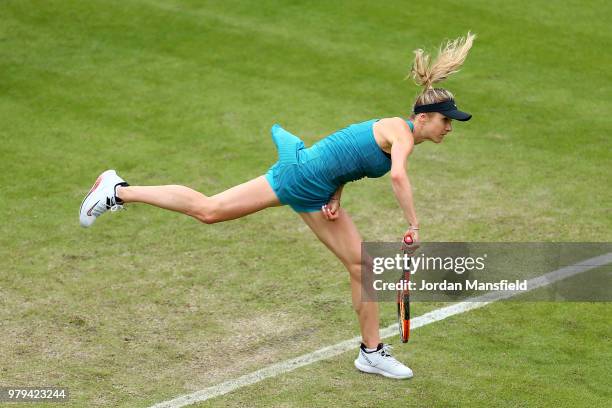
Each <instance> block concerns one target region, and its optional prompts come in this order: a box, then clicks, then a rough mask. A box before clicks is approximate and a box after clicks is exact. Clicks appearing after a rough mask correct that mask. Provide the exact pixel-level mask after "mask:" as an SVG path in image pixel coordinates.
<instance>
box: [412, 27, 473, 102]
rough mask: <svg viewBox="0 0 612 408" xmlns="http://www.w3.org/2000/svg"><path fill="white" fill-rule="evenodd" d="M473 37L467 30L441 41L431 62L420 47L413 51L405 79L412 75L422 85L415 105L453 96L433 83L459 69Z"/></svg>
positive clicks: (470, 46)
mask: <svg viewBox="0 0 612 408" xmlns="http://www.w3.org/2000/svg"><path fill="white" fill-rule="evenodd" d="M475 38H476V34H472V33H471V32H468V33H467V35H466V36H465V37H459V38H457V39H455V40H452V41H447V42H446V43H442V45H440V48H439V50H438V55H437V56H436V59H435V60H434V61H433V63H432V62H431V56H430V55H429V54H428V53H426V52H425V51H423V50H422V49H421V48H419V49H416V50H415V51H414V54H415V56H414V62H413V64H412V68H411V69H410V74H409V75H408V76H407V77H406V79H408V78H409V77H412V79H414V82H415V83H416V84H417V85H418V86H421V87H423V91H422V93H421V94H420V95H419V96H418V97H417V100H416V103H415V105H424V104H430V103H437V102H442V101H445V100H449V99H452V98H453V95H452V94H451V93H450V92H448V91H447V90H445V89H442V88H435V89H434V88H433V84H435V83H438V82H441V81H443V80H445V79H446V78H448V77H449V76H450V75H451V74H454V73H455V72H458V71H459V68H460V67H461V65H463V63H464V62H465V58H466V57H467V55H468V52H469V50H470V48H472V44H473V42H474V39H475Z"/></svg>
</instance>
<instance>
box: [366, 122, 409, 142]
mask: <svg viewBox="0 0 612 408" xmlns="http://www.w3.org/2000/svg"><path fill="white" fill-rule="evenodd" d="M376 128H377V129H375V130H376V133H378V134H379V135H380V137H381V138H383V139H385V141H387V142H389V143H392V142H393V141H394V140H395V138H397V137H400V138H401V137H402V136H403V135H405V134H406V133H412V131H411V130H410V126H408V123H406V121H405V120H404V119H402V118H399V117H392V118H383V119H380V120H379V121H378V122H377V123H376Z"/></svg>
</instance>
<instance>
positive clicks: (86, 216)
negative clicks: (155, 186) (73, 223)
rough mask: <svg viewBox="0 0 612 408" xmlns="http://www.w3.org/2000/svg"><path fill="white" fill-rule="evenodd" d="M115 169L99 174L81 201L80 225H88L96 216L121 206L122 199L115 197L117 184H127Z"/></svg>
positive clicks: (118, 208)
mask: <svg viewBox="0 0 612 408" xmlns="http://www.w3.org/2000/svg"><path fill="white" fill-rule="evenodd" d="M128 185H129V184H128V183H126V182H125V180H124V179H122V178H121V177H119V176H118V175H117V173H116V172H115V170H106V171H105V172H104V173H102V174H100V176H99V177H98V179H97V180H96V182H95V183H94V185H93V187H91V190H89V193H87V195H86V196H85V199H84V200H83V202H82V203H81V208H80V210H79V221H80V222H81V226H83V227H89V226H91V224H93V223H94V221H95V220H96V218H98V217H99V216H101V215H102V214H104V213H105V212H106V211H108V210H111V211H117V210H120V209H122V208H123V201H121V200H120V199H119V198H118V197H117V193H116V189H117V186H128Z"/></svg>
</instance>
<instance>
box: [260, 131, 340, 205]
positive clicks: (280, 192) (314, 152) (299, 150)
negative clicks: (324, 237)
mask: <svg viewBox="0 0 612 408" xmlns="http://www.w3.org/2000/svg"><path fill="white" fill-rule="evenodd" d="M271 133H272V140H273V141H274V144H275V145H276V149H277V152H278V161H277V162H276V163H275V164H274V165H273V166H272V167H270V169H269V170H268V172H267V173H266V176H265V177H266V180H268V183H270V186H271V187H272V189H273V190H274V193H276V196H277V197H278V199H279V201H280V202H281V204H286V205H289V206H290V207H291V208H292V209H293V210H294V211H296V212H314V211H321V207H322V206H323V205H325V204H327V203H328V202H329V199H330V198H331V196H332V195H333V194H334V192H335V191H336V190H337V188H338V186H335V185H334V183H332V182H331V181H330V180H328V178H329V175H328V174H327V172H326V168H325V167H326V166H325V155H324V154H323V152H321V151H320V149H318V148H317V146H316V145H315V146H312V147H310V148H308V149H306V148H305V146H304V142H303V141H302V140H300V138H299V137H297V136H295V135H292V134H291V133H289V132H287V131H286V130H285V129H283V128H282V127H280V126H279V125H278V124H275V125H274V126H272V129H271Z"/></svg>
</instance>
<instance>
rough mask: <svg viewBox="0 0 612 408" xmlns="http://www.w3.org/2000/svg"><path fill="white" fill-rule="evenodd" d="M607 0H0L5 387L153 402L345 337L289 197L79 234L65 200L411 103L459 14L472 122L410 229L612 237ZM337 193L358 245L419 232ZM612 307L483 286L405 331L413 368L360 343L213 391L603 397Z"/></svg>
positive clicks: (238, 172) (207, 174)
mask: <svg viewBox="0 0 612 408" xmlns="http://www.w3.org/2000/svg"><path fill="white" fill-rule="evenodd" d="M610 11H611V10H610V5H609V4H608V3H607V2H603V1H590V2H578V1H566V2H563V4H560V3H554V4H553V3H547V2H543V1H533V2H527V1H519V2H511V3H508V2H495V3H494V4H492V3H491V2H485V1H471V2H469V3H467V4H462V5H461V7H459V6H458V5H457V4H456V3H455V2H449V1H442V2H437V3H436V4H435V5H427V4H420V5H419V6H418V7H415V6H414V5H412V4H403V3H400V2H385V5H384V7H381V4H379V3H371V2H356V1H351V2H318V3H315V4H313V3H311V2H297V1H296V2H275V1H262V2H257V5H256V6H254V5H253V4H252V3H250V4H247V3H246V2H239V1H236V2H231V1H226V2H200V1H198V2H196V1H180V2H179V1H154V0H140V1H122V2H117V1H115V2H108V1H87V2H77V1H62V2H60V1H45V2H33V1H3V2H2V3H0V16H2V17H1V21H2V24H0V117H1V118H2V126H0V142H1V143H0V154H1V155H2V161H1V162H0V181H1V182H0V208H1V209H0V214H1V215H2V223H1V224H0V257H1V258H2V260H3V262H2V267H1V268H0V328H1V333H2V335H1V336H0V350H2V352H1V353H0V385H23V386H25V385H31V386H34V385H39V384H57V385H61V386H67V387H69V388H70V391H71V394H72V400H71V403H69V404H66V406H75V407H77V406H125V407H134V406H147V405H149V404H152V403H155V402H159V401H162V400H165V399H169V398H172V397H174V396H177V395H180V394H183V393H187V392H191V391H195V390H199V389H202V388H204V387H207V386H210V385H214V384H217V383H219V382H221V381H223V380H226V379H230V378H234V377H236V376H239V375H242V374H244V373H247V372H251V371H253V370H256V369H258V368H261V367H263V366H265V365H267V364H269V363H272V362H277V361H281V360H283V359H286V358H290V357H294V356H296V355H299V354H302V353H307V352H309V351H312V350H314V349H317V348H319V347H322V346H324V345H328V344H332V343H335V342H337V341H340V340H344V339H346V338H349V337H352V336H354V335H355V333H357V332H358V327H357V324H356V321H355V318H354V316H353V313H352V311H351V307H350V299H349V296H348V293H349V292H348V290H349V289H348V277H347V274H346V272H345V271H344V270H343V268H342V267H341V265H340V263H339V262H338V261H337V260H336V259H334V257H333V256H332V255H331V254H330V253H328V251H327V250H326V249H325V248H324V247H323V245H322V244H320V243H319V242H318V241H317V240H316V239H315V238H314V236H313V235H312V233H311V232H310V231H309V230H308V229H307V228H306V226H305V225H303V224H302V223H301V221H300V220H299V217H297V216H296V215H295V214H293V213H292V212H291V211H290V210H289V209H288V208H281V209H270V210H266V211H263V212H261V213H259V214H256V215H253V216H250V217H247V218H244V219H241V220H237V221H232V222H228V223H223V224H217V225H210V226H203V225H200V224H198V223H197V222H195V221H194V220H191V219H188V218H187V217H184V216H181V215H178V214H175V213H168V212H163V211H159V210H157V209H154V208H148V207H145V206H130V207H129V210H128V211H127V212H125V213H120V214H116V215H114V216H105V217H104V219H102V220H101V221H100V222H99V224H98V223H97V224H96V225H95V227H94V228H92V229H89V230H84V229H81V228H80V227H79V226H78V222H77V208H78V206H79V204H80V201H81V199H82V197H83V194H84V193H85V192H86V191H87V189H88V188H89V186H90V185H91V183H92V182H93V180H94V179H95V177H96V176H97V174H98V173H100V172H101V171H103V170H105V169H107V168H117V169H118V170H119V171H120V174H122V175H123V176H124V177H126V178H127V180H128V181H130V182H131V183H132V184H170V183H172V184H175V183H179V184H185V185H189V186H191V187H194V188H196V189H198V190H200V191H202V192H204V193H205V194H214V193H216V192H219V191H222V190H224V189H225V188H228V187H230V186H232V185H235V184H238V183H241V182H244V181H246V180H248V179H251V178H253V177H256V176H259V175H261V174H263V173H264V172H265V171H266V170H267V168H268V167H269V165H270V164H272V162H273V161H274V160H275V154H276V153H275V151H274V148H273V143H272V142H271V140H270V138H269V128H270V126H271V125H272V124H273V123H276V122H278V123H281V124H282V125H283V126H284V127H285V128H287V129H288V130H290V131H292V132H293V133H295V134H297V135H300V136H301V137H302V138H303V139H304V141H305V142H306V143H307V144H310V143H312V142H314V141H316V140H317V139H319V138H321V137H323V136H325V135H327V134H329V133H331V132H333V131H335V130H336V129H339V128H341V127H344V126H345V125H347V124H349V123H352V122H356V121H360V120H366V119H370V118H372V117H384V116H395V115H401V116H406V115H407V114H408V113H409V109H410V106H411V103H412V100H413V98H414V96H415V95H416V92H417V89H416V88H415V87H413V86H412V85H411V84H410V83H409V82H405V81H402V78H403V77H404V76H405V75H406V73H407V71H408V69H409V67H410V63H411V56H412V54H411V52H412V50H413V49H414V48H417V47H426V48H428V49H430V50H432V49H434V47H435V46H437V45H438V44H439V42H440V41H441V40H442V39H444V38H454V37H456V36H459V35H462V34H465V33H466V32H467V30H469V29H471V30H472V31H474V32H476V33H477V34H478V38H477V40H476V43H475V46H474V48H473V50H472V52H471V53H470V55H469V57H468V59H467V62H466V64H465V66H464V68H463V69H462V71H461V72H460V73H458V74H456V75H454V76H453V77H451V79H450V80H449V81H448V82H446V83H445V84H444V86H446V87H448V88H449V89H450V90H451V91H453V92H454V93H455V95H456V97H457V100H458V103H459V106H460V107H462V108H465V110H467V111H469V112H471V113H473V114H474V119H473V120H472V121H470V122H467V123H456V124H454V126H455V128H454V131H453V133H452V134H451V135H449V137H448V138H447V140H446V141H445V143H443V144H442V145H433V144H424V145H420V146H419V147H418V148H417V149H416V151H415V154H414V155H413V156H414V157H413V158H411V162H410V175H411V180H412V183H413V185H414V189H415V197H416V205H417V211H418V214H419V218H420V221H421V224H422V230H421V233H422V234H421V235H422V238H423V239H424V240H429V241H465V240H468V241H601V242H604V241H611V235H610V230H611V226H612V222H611V219H610V208H611V207H612V193H611V191H610V175H609V171H608V170H607V169H608V168H609V166H610V158H611V153H610V152H611V151H612V142H610V137H609V134H610V130H611V129H612V122H611V120H610V117H609V112H610V111H611V110H612V109H611V108H612V98H611V96H612V94H611V88H610V80H611V79H612V78H611V77H612V74H611V73H610V70H609V69H607V67H609V66H610V65H611V62H612V61H611V57H610V54H609V52H608V44H609V43H610V40H611V39H612V38H611V37H612V33H611V30H610V28H609V25H608V21H607V20H606V19H605V18H604V16H606V15H609V14H610ZM343 196H344V199H343V205H344V206H345V207H346V208H347V209H348V211H349V212H350V213H351V214H352V215H353V218H354V219H355V221H356V223H357V225H358V227H359V228H360V230H361V232H362V235H363V236H364V239H366V240H377V241H383V240H395V239H397V237H398V236H400V235H401V233H402V232H403V231H404V230H405V222H404V221H403V220H402V215H401V212H400V211H399V209H398V206H397V204H396V202H395V198H394V197H393V195H392V191H391V186H390V183H389V179H388V177H384V178H382V179H379V180H365V181H360V182H359V183H354V184H352V185H349V186H347V188H345V190H344V195H343ZM392 306H393V305H384V306H383V313H382V324H383V325H388V324H390V323H392V322H393V320H394V314H393V307H392ZM432 307H434V306H433V305H425V304H418V305H416V309H417V310H416V311H415V313H416V314H420V313H422V312H424V311H426V310H429V309H431V308H432ZM609 315H610V307H609V305H608V304H560V303H553V304H545V303H537V304H527V303H516V304H507V303H506V304H499V305H494V306H491V307H488V308H486V309H482V310H479V311H475V312H470V313H469V314H466V315H462V316H457V317H454V318H452V319H451V320H448V321H447V322H440V323H436V324H434V325H430V326H427V327H424V328H422V329H419V331H418V332H416V334H415V336H414V340H413V343H412V344H410V345H409V346H407V347H403V346H402V347H398V348H397V353H398V355H399V356H400V357H401V358H402V359H404V360H405V361H408V362H409V363H410V365H411V366H412V367H413V368H414V370H415V373H416V377H415V378H414V380H413V381H410V382H407V383H403V384H402V385H401V386H400V387H396V386H395V385H396V384H395V383H391V382H389V381H388V380H385V379H382V378H376V377H369V376H363V375H360V374H358V373H356V372H354V370H353V368H352V359H353V358H354V356H353V354H352V353H347V354H344V355H343V356H342V357H341V358H337V359H333V360H329V361H325V362H322V363H318V364H315V365H312V366H309V367H306V368H303V369H300V370H298V371H296V372H294V373H291V374H289V375H286V376H283V377H281V378H277V379H275V380H268V381H265V382H262V383H260V384H257V385H255V386H253V387H249V388H247V389H244V390H240V391H238V392H236V393H234V394H231V395H228V396H225V397H221V398H218V399H216V400H213V401H211V402H210V403H209V405H212V406H227V405H245V404H246V405H249V404H254V403H259V405H262V406H269V405H276V406H304V405H308V406H330V405H337V406H344V405H348V404H351V405H356V406H372V405H377V406H385V405H386V406H400V405H401V406H405V405H408V406H475V405H497V406H507V405H510V406H579V405H587V406H602V405H605V404H604V403H605V401H606V400H609V399H610V393H609V389H608V388H607V386H606V384H607V383H606V381H605V378H606V375H605V373H606V371H605V368H606V367H605V366H604V362H605V361H606V358H605V357H606V356H608V359H607V360H608V361H609V353H610V333H609V329H608V328H609V326H610V318H609V317H608V316H609ZM203 405H204V406H207V405H206V404H203Z"/></svg>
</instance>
